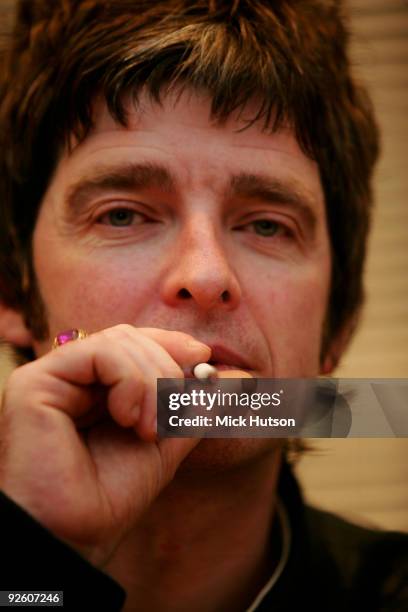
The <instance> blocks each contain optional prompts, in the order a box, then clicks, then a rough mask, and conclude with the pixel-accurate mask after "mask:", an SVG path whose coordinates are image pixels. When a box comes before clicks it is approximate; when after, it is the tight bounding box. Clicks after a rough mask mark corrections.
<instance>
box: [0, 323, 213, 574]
mask: <svg viewBox="0 0 408 612" xmlns="http://www.w3.org/2000/svg"><path fill="white" fill-rule="evenodd" d="M210 354H211V349H210V348H209V347H207V346H206V345H204V344H202V343H201V342H197V341H195V340H194V338H193V337H192V336H190V335H188V334H184V333H182V332H175V331H166V330H161V329H152V328H139V329H138V328H134V327H132V326H130V325H118V326H115V327H112V328H109V329H105V330H103V331H100V332H97V333H95V334H92V335H91V336H89V337H88V338H85V339H84V340H80V341H76V342H70V343H68V344H66V345H63V346H61V347H59V348H57V349H56V350H54V351H51V352H49V353H47V354H46V355H44V356H43V357H41V358H39V359H37V360H36V361H33V362H31V363H28V364H26V365H24V366H21V367H19V368H17V369H16V370H15V371H14V372H13V373H12V374H11V376H10V378H9V380H8V382H7V384H6V388H5V392H4V396H3V404H2V414H1V422H0V423H1V425H0V431H1V456H0V488H1V489H2V490H3V491H4V492H5V493H6V494H7V495H8V496H9V497H11V498H12V499H13V500H14V501H15V502H16V503H18V504H19V505H20V506H22V507H23V508H25V509H26V511H27V512H29V513H30V514H31V515H32V516H33V517H34V518H36V519H37V520H38V521H39V522H40V523H42V524H43V525H44V526H45V527H47V528H48V529H49V530H50V531H52V532H53V533H54V534H55V535H56V536H57V537H59V538H60V539H62V540H64V541H65V542H67V543H68V544H70V545H71V546H72V547H73V548H75V549H76V550H78V551H79V552H81V554H83V555H84V556H85V557H87V558H88V559H89V560H90V561H91V562H93V563H94V564H96V565H103V564H104V563H105V562H106V561H107V560H108V558H109V556H110V555H111V554H112V553H113V551H114V550H115V548H116V547H117V546H118V544H119V543H120V541H121V540H122V539H123V537H124V536H125V535H126V533H127V532H128V531H129V530H130V529H131V528H132V527H133V526H134V525H135V524H136V523H137V520H138V518H139V517H140V516H141V515H142V514H143V512H144V511H145V510H146V509H147V508H148V507H149V505H150V504H151V503H152V502H153V500H154V499H155V498H156V497H157V495H158V494H159V493H160V491H161V490H162V489H163V488H164V487H165V486H166V484H168V483H169V481H170V480H171V479H172V478H173V476H174V474H175V472H176V470H177V468H178V466H179V465H180V463H181V462H182V460H183V459H184V458H185V457H186V455H188V453H189V452H190V451H191V450H192V449H193V448H194V446H195V445H196V444H197V443H198V442H199V439H185V438H178V439H177V438H167V439H164V440H161V441H157V440H156V435H155V431H156V379H157V378H160V377H164V378H183V370H182V367H183V366H190V367H191V365H193V364H195V363H198V362H201V361H207V360H208V359H209V358H210Z"/></svg>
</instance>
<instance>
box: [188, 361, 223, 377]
mask: <svg viewBox="0 0 408 612" xmlns="http://www.w3.org/2000/svg"><path fill="white" fill-rule="evenodd" d="M193 374H194V376H195V377H196V378H198V379H199V380H208V379H210V378H218V372H217V369H216V368H214V366H212V365H210V364H209V363H198V364H197V365H196V366H195V367H194V369H193Z"/></svg>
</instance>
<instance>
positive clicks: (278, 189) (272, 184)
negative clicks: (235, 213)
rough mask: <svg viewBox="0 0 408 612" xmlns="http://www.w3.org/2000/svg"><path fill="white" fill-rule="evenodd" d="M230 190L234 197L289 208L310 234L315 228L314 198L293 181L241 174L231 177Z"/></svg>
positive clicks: (263, 175)
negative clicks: (297, 215)
mask: <svg viewBox="0 0 408 612" xmlns="http://www.w3.org/2000/svg"><path fill="white" fill-rule="evenodd" d="M230 189H231V193H232V195H233V196H236V197H242V198H244V199H247V200H260V201H262V202H267V203H270V204H282V205H284V206H290V207H291V208H292V209H294V210H295V211H296V212H297V213H298V214H299V215H300V216H301V217H302V218H303V220H304V222H305V223H306V225H307V227H308V229H309V231H310V232H311V233H313V232H314V230H315V228H316V225H317V216H316V205H317V201H316V198H314V197H313V196H311V194H310V193H309V192H307V191H306V190H305V188H304V187H303V185H301V184H300V183H299V182H298V181H296V180H294V179H290V182H289V181H288V179H285V180H282V179H279V178H272V177H270V176H268V175H265V174H252V173H246V172H242V173H239V174H237V175H235V176H232V177H231V183H230Z"/></svg>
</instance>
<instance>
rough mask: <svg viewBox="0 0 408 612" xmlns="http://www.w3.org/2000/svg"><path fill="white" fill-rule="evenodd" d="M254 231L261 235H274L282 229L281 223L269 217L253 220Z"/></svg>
mask: <svg viewBox="0 0 408 612" xmlns="http://www.w3.org/2000/svg"><path fill="white" fill-rule="evenodd" d="M252 225H253V228H254V231H255V233H256V234H259V235H260V236H269V237H270V236H274V235H275V234H276V233H277V232H278V231H279V229H280V227H281V226H280V224H279V223H277V222H276V221H270V220H269V219H259V220H258V221H253V222H252Z"/></svg>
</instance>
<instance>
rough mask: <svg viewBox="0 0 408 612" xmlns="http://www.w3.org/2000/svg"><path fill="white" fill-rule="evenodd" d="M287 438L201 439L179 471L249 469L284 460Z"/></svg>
mask: <svg viewBox="0 0 408 612" xmlns="http://www.w3.org/2000/svg"><path fill="white" fill-rule="evenodd" d="M283 443H284V439H283V438H235V439H234V438H213V439H206V440H201V442H200V443H199V444H198V445H197V446H196V447H195V448H194V449H193V450H192V451H191V453H190V454H189V455H188V456H187V457H186V459H185V460H184V461H183V463H182V464H181V466H180V468H179V472H181V473H188V472H191V471H203V472H223V471H228V470H233V469H240V468H241V469H245V468H249V467H251V465H252V466H253V465H254V464H256V463H262V462H263V461H265V460H268V459H269V460H272V459H276V458H277V457H278V456H279V457H280V454H281V450H282V447H283Z"/></svg>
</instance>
